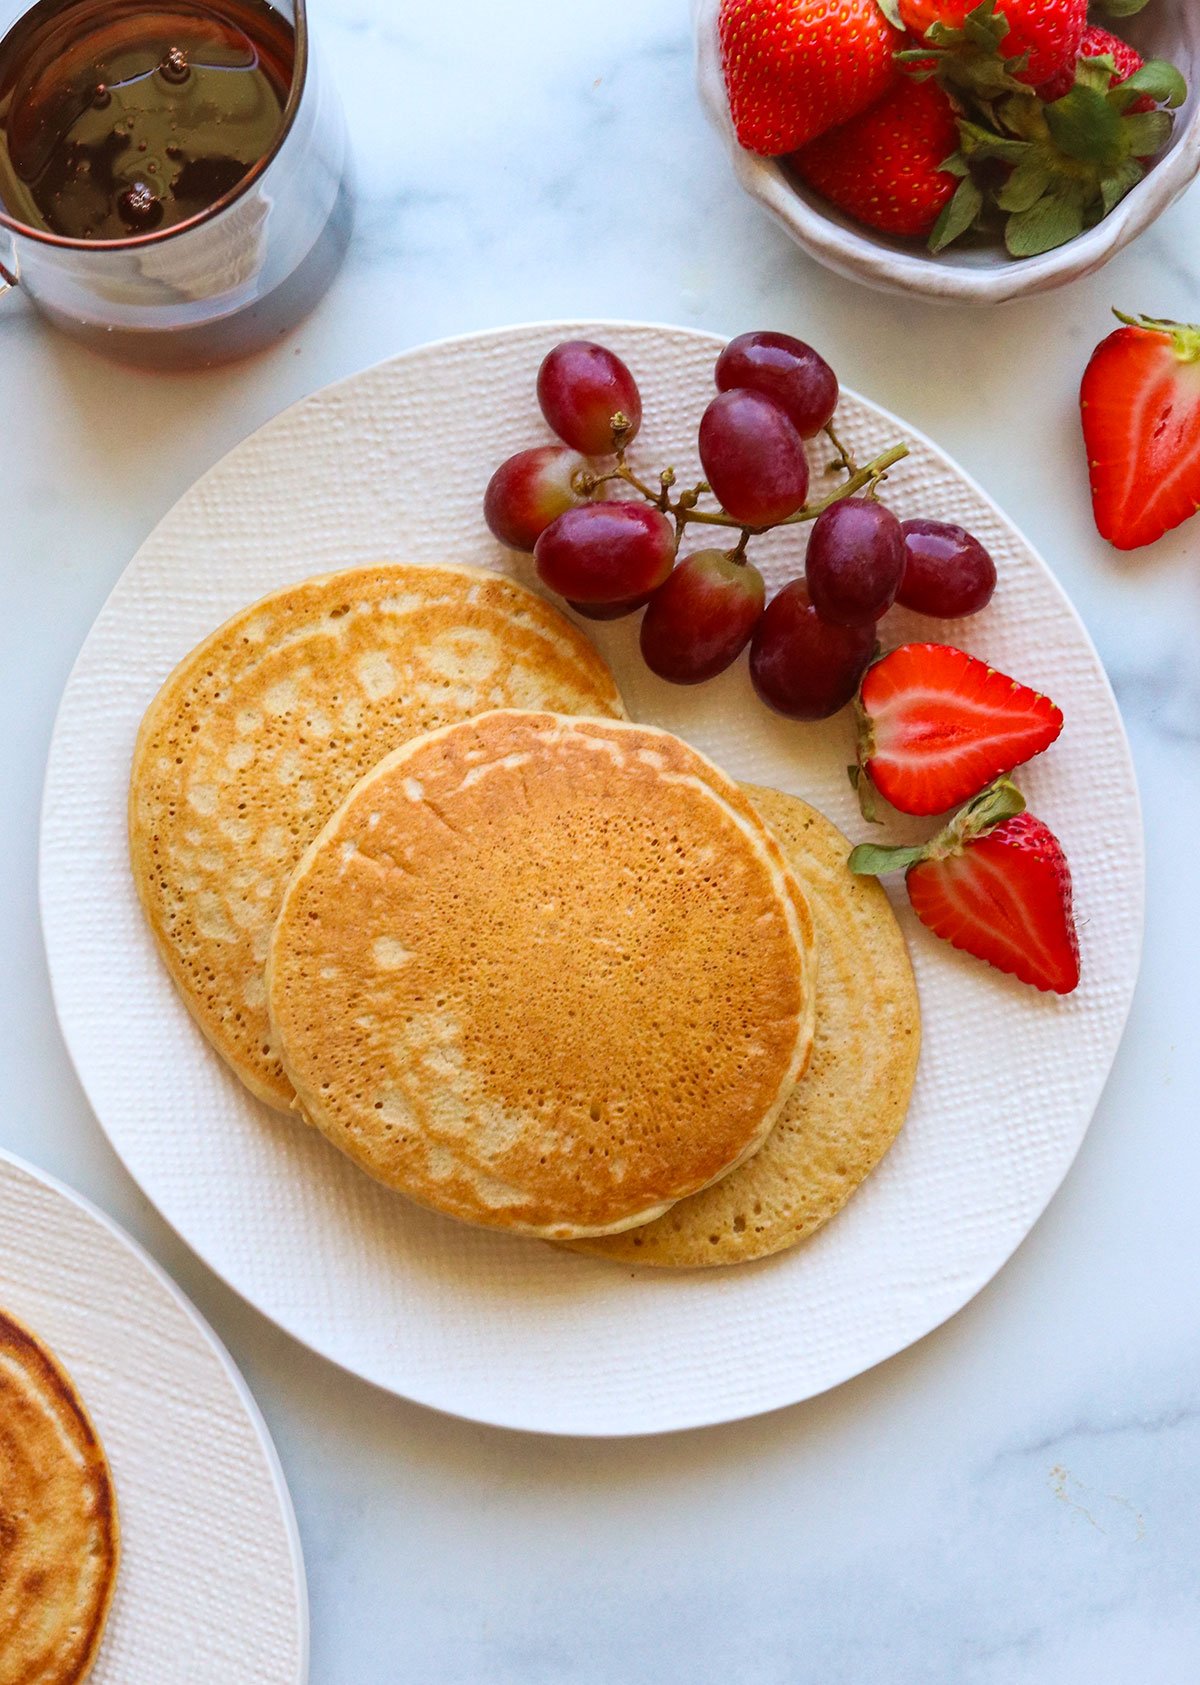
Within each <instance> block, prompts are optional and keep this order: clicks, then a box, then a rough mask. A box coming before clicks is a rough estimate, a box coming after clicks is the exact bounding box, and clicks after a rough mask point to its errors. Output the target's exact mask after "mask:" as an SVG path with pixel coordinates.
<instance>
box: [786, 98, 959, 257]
mask: <svg viewBox="0 0 1200 1685" xmlns="http://www.w3.org/2000/svg"><path fill="white" fill-rule="evenodd" d="M958 145H959V134H958V121H957V118H956V115H955V111H954V107H953V106H952V105H951V103H950V100H949V98H948V97H947V95H946V94H945V93H944V92H943V91H942V89H941V88H940V87H939V86H938V84H937V83H936V82H918V81H914V80H913V79H912V78H910V77H905V78H904V79H903V80H902V81H900V82H898V83H897V84H896V86H895V87H894V88H892V89H891V90H890V91H889V92H888V93H886V94H885V95H884V96H883V98H882V99H881V100H880V101H879V102H878V103H877V104H876V105H873V106H872V107H871V109H870V110H869V111H867V112H864V113H863V115H862V116H860V117H855V118H852V119H851V121H850V122H848V123H843V124H842V125H841V126H840V127H839V128H836V129H831V130H830V131H829V133H828V134H825V135H821V136H820V137H819V139H817V140H814V141H811V142H810V143H809V145H808V146H806V147H805V148H804V149H803V150H802V151H800V152H798V153H797V154H796V155H795V157H794V158H793V159H792V160H791V162H792V165H793V168H794V169H795V170H796V173H797V174H798V175H799V176H800V177H801V179H802V180H803V181H806V182H808V184H809V186H810V187H815V188H816V189H817V191H818V192H819V193H823V194H824V195H825V197H826V198H827V199H829V200H831V201H832V203H833V204H835V205H836V206H837V207H838V209H839V210H841V211H844V212H845V213H846V215H847V216H851V217H853V218H854V220H855V221H856V222H861V223H865V224H866V225H867V226H868V227H869V228H878V229H881V230H883V232H884V233H887V234H900V235H906V236H915V237H918V238H923V237H924V236H926V235H928V234H929V233H931V232H932V230H933V226H934V224H935V223H936V222H937V220H938V218H939V216H940V215H941V213H942V211H943V209H944V208H945V206H946V205H947V204H948V203H949V201H950V200H951V199H952V198H953V197H954V193H955V190H956V188H957V187H958V180H957V178H956V177H955V176H953V175H950V174H949V173H948V172H947V171H945V170H944V169H942V165H943V164H944V163H945V162H946V160H947V159H948V158H950V157H952V156H953V155H954V153H956V152H957V151H958Z"/></svg>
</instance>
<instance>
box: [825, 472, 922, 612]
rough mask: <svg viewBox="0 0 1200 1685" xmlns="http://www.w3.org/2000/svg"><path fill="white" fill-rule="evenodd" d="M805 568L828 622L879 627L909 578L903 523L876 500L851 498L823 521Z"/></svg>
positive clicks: (830, 509) (830, 511) (836, 505)
mask: <svg viewBox="0 0 1200 1685" xmlns="http://www.w3.org/2000/svg"><path fill="white" fill-rule="evenodd" d="M805 569H806V572H807V576H808V590H809V595H810V596H811V598H812V601H813V606H814V607H815V609H816V610H817V613H818V614H819V615H820V616H821V618H822V620H828V621H829V622H831V624H833V625H835V626H874V624H875V622H876V621H877V620H881V619H882V618H883V616H884V615H885V614H886V613H887V611H888V609H890V608H891V606H892V604H893V603H894V602H895V600H896V592H897V591H898V590H899V589H900V581H901V580H902V579H903V577H904V532H903V530H902V528H901V526H900V522H899V521H898V520H897V519H896V517H895V515H893V514H892V512H891V510H890V509H885V508H884V506H883V504H882V503H876V502H875V500H874V499H873V498H870V497H848V498H845V499H844V500H843V501H842V502H841V503H835V504H833V505H832V507H830V508H829V509H826V511H825V513H824V514H823V515H821V516H820V517H819V519H818V521H817V524H816V526H814V528H813V530H812V537H811V538H810V539H809V541H808V556H807V558H806V561H805Z"/></svg>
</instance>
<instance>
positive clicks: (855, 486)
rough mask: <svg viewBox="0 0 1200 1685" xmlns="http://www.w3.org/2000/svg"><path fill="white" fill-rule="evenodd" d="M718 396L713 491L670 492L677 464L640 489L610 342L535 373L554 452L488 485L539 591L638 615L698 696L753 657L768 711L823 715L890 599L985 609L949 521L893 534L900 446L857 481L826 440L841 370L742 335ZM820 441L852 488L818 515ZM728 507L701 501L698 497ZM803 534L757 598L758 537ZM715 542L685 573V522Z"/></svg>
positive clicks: (858, 676)
mask: <svg viewBox="0 0 1200 1685" xmlns="http://www.w3.org/2000/svg"><path fill="white" fill-rule="evenodd" d="M716 384H717V395H716V397H714V399H713V400H712V402H711V403H710V404H709V406H708V408H707V409H706V410H705V412H704V416H703V418H702V419H701V422H700V461H701V463H702V465H703V468H704V473H705V475H706V476H707V479H706V480H705V481H704V482H702V483H701V484H700V485H699V486H697V487H695V488H694V489H692V490H686V491H682V492H678V493H676V475H675V472H674V470H673V469H671V468H668V469H666V470H665V471H664V472H663V473H661V474H660V475H659V476H658V484H657V486H650V485H647V484H645V483H644V481H643V480H642V479H640V478H639V477H638V475H637V474H636V473H635V472H634V471H633V469H632V468H631V467H630V465H629V463H628V461H627V452H628V449H629V446H630V445H631V444H632V443H633V441H634V439H636V437H637V435H638V431H639V429H640V427H641V424H642V399H641V394H640V392H639V391H638V387H637V383H636V381H635V380H634V378H633V375H632V374H631V373H630V371H629V369H628V368H627V367H626V366H625V364H624V363H623V362H622V361H621V359H620V358H619V357H617V356H616V355H615V354H614V353H613V352H611V351H609V350H606V349H605V347H604V346H601V345H593V344H591V343H589V342H587V341H583V340H571V341H568V342H567V343H566V344H563V345H559V346H556V347H555V349H554V350H553V351H551V352H550V354H549V356H548V357H547V358H546V360H545V362H544V363H543V364H542V367H541V370H540V372H539V374H538V399H539V401H540V403H541V407H542V413H543V415H544V416H545V418H546V420H547V422H548V423H549V424H550V427H551V428H552V429H553V431H554V432H555V434H556V435H557V436H558V438H559V439H560V440H562V443H561V444H558V445H544V446H541V447H539V448H537V449H534V450H526V451H521V452H520V453H519V454H518V455H517V456H514V457H512V458H510V459H509V461H507V462H506V463H504V464H503V465H502V466H501V467H500V468H499V469H497V471H496V473H495V474H494V475H493V476H492V480H491V483H490V485H489V486H488V489H487V495H486V498H485V502H484V512H485V515H486V517H487V523H488V525H489V527H490V528H491V530H492V532H493V533H494V534H495V535H496V537H497V538H498V539H500V541H501V542H502V543H504V544H507V545H509V546H510V547H511V548H512V549H515V550H524V551H531V552H532V553H533V556H534V558H535V561H536V564H537V571H538V576H539V578H540V579H541V581H542V583H543V584H544V585H546V586H547V587H548V588H549V589H550V590H551V591H554V592H556V593H557V594H558V595H559V596H562V597H565V598H566V600H567V601H568V603H570V605H571V607H572V608H574V609H576V610H577V611H578V612H579V613H581V614H583V615H586V616H588V617H589V618H591V619H594V620H616V619H619V618H620V617H621V616H623V615H626V614H632V613H634V612H635V610H637V609H640V608H643V607H645V609H646V613H645V616H644V618H643V620H642V628H641V647H642V654H643V656H644V658H645V661H646V664H647V666H648V667H650V668H651V670H652V671H653V672H655V673H657V674H659V675H660V677H662V678H664V679H669V680H670V681H671V682H672V683H674V684H699V683H702V682H703V681H704V680H705V679H711V678H714V677H715V676H716V675H717V674H718V673H721V672H723V671H724V670H725V668H727V667H729V666H730V665H731V664H732V663H733V662H734V661H736V660H737V658H738V656H739V655H740V654H741V652H742V651H743V650H744V649H745V647H746V645H747V644H749V645H750V673H751V677H752V679H753V681H754V686H755V689H756V690H757V691H758V694H759V696H760V697H761V698H762V699H763V701H764V702H765V703H767V704H768V706H770V707H772V708H774V709H776V710H777V711H778V712H779V713H781V714H786V715H787V716H788V717H789V718H791V719H798V720H816V719H825V718H827V717H828V716H829V715H831V714H835V713H837V711H838V710H839V709H840V708H843V707H844V706H845V705H846V703H848V702H849V701H851V700H852V699H853V697H854V696H855V694H856V692H857V690H858V687H859V685H860V683H861V681H862V677H863V674H864V673H865V672H866V670H867V668H868V666H869V665H870V663H871V661H872V659H873V657H874V655H875V651H876V648H877V626H878V622H879V621H880V620H881V619H882V617H883V616H884V615H885V614H886V613H887V611H888V610H889V609H890V608H891V607H892V605H893V603H901V604H903V605H904V606H905V607H907V608H911V609H914V610H916V611H917V612H918V613H920V614H926V615H932V616H935V617H937V618H939V619H951V620H958V619H961V618H963V617H964V616H966V615H972V614H977V613H978V612H979V611H980V610H981V609H982V608H984V607H985V606H986V605H987V603H988V602H989V601H990V600H991V596H992V593H993V591H994V590H995V586H996V569H995V565H994V563H993V562H992V559H991V557H990V556H989V555H988V553H987V551H986V550H985V549H984V547H983V545H982V544H980V543H979V541H978V540H977V539H975V538H973V537H972V536H971V534H970V533H968V532H966V531H964V530H963V528H962V527H958V526H952V525H948V524H947V523H945V522H940V521H906V522H901V521H900V520H898V519H897V517H896V516H895V515H894V514H893V513H892V512H891V510H889V509H888V508H887V507H886V506H885V505H884V504H882V503H881V502H880V501H879V500H878V497H877V495H876V494H877V491H878V488H879V485H880V483H881V482H882V480H883V479H884V477H885V475H886V473H887V471H888V469H889V468H891V467H893V466H894V465H895V463H897V462H898V461H900V460H901V459H902V458H903V457H904V456H906V455H907V454H908V452H907V447H905V446H904V445H897V446H896V447H894V449H892V450H890V451H888V452H886V453H884V455H882V456H881V457H879V458H877V459H876V461H874V462H873V463H870V464H869V465H868V466H866V467H864V468H859V467H857V466H856V465H855V463H854V462H853V460H852V459H851V458H850V456H849V455H848V453H847V452H846V450H845V449H844V447H843V446H842V444H841V442H840V440H839V439H838V438H837V435H836V434H835V433H834V431H833V425H832V423H833V418H834V414H835V412H836V409H837V405H838V398H839V386H838V380H837V376H836V375H835V374H834V372H833V370H832V369H831V368H830V367H829V364H828V363H827V362H826V361H825V360H824V358H823V357H820V356H818V354H817V353H816V352H815V351H814V350H813V349H812V348H811V347H810V346H807V345H805V344H803V343H802V341H800V340H798V339H792V338H790V337H789V336H788V335H786V334H778V333H750V334H743V335H742V336H741V338H740V339H735V340H734V341H733V342H732V343H731V344H730V345H728V346H727V347H726V349H725V350H724V351H723V352H722V353H721V356H720V357H719V359H718V361H717V367H716ZM820 433H825V434H827V435H828V437H829V439H830V441H831V442H832V444H833V446H834V448H835V450H836V451H837V453H838V466H840V467H841V468H842V469H844V471H845V474H846V479H845V482H844V483H843V484H841V485H840V486H839V487H838V489H837V490H836V491H835V492H834V493H833V494H832V495H831V496H829V497H827V498H825V499H823V500H822V501H821V502H818V503H815V504H809V503H808V502H807V499H808V494H809V464H808V457H807V454H806V452H805V441H806V440H810V439H814V438H816V437H817V435H818V434H820ZM710 493H711V494H712V496H713V497H714V498H715V499H716V501H717V503H718V504H719V508H717V509H712V508H706V507H702V504H703V500H704V499H705V497H706V496H707V495H708V494H710ZM801 521H811V522H813V530H812V534H811V536H810V538H809V544H808V554H807V558H806V563H805V577H804V578H803V579H796V580H793V582H792V583H791V584H790V585H787V586H785V587H784V589H783V590H782V591H781V592H780V593H779V594H778V596H776V597H775V598H774V599H773V601H772V602H771V603H769V604H768V602H767V593H766V586H765V584H764V581H763V577H762V574H761V573H759V571H758V569H757V568H756V567H754V566H753V565H752V564H751V562H750V561H749V560H748V558H747V547H748V545H749V543H750V541H751V540H752V539H753V538H755V537H757V536H760V535H761V534H763V533H766V532H770V531H772V530H773V529H774V528H776V527H779V526H784V525H792V524H795V523H798V522H801ZM692 525H702V526H708V527H711V528H714V529H720V528H724V529H726V531H727V533H729V535H730V536H731V537H733V536H734V535H736V539H735V542H733V543H732V544H731V545H730V547H729V548H728V549H720V548H710V549H704V550H697V551H695V552H693V553H690V554H688V555H685V556H684V557H683V559H682V560H679V559H678V558H679V552H680V548H681V545H682V542H683V539H684V536H685V534H686V532H687V529H688V527H689V526H692Z"/></svg>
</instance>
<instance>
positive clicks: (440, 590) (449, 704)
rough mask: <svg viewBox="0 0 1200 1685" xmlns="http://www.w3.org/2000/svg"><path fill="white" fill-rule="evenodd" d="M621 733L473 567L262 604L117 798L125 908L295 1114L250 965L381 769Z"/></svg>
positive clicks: (617, 702) (176, 703)
mask: <svg viewBox="0 0 1200 1685" xmlns="http://www.w3.org/2000/svg"><path fill="white" fill-rule="evenodd" d="M497 707H517V708H547V709H552V710H554V711H555V712H558V713H564V714H590V715H611V716H613V717H617V718H623V717H624V712H625V710H624V708H623V706H622V703H621V698H620V694H619V693H618V691H617V688H616V685H615V683H614V681H613V678H612V675H611V673H609V671H608V669H607V667H606V666H605V665H604V663H603V661H602V660H601V659H600V657H599V655H598V654H597V653H596V651H595V650H594V649H593V648H592V646H591V644H590V643H588V641H587V639H586V638H585V637H583V635H582V634H581V633H580V632H578V631H576V629H575V628H574V627H573V626H572V625H571V624H570V622H569V621H567V620H566V619H564V618H563V616H562V615H560V614H559V613H558V611H557V610H556V609H554V608H552V607H551V606H550V605H549V604H548V603H546V602H543V601H542V599H541V598H540V597H536V596H534V595H533V593H532V592H530V591H526V590H525V589H524V588H523V587H521V586H519V585H515V584H513V583H512V582H511V581H510V580H507V579H504V578H502V577H501V576H500V575H499V574H495V573H490V572H487V571H484V570H480V569H475V568H457V567H411V566H410V567H392V566H379V567H370V568H357V569H354V570H353V571H351V572H347V573H340V574H330V575H327V576H326V577H324V578H320V579H310V580H307V581H305V582H304V583H303V584H300V585H295V586H292V587H290V588H288V589H287V590H284V591H279V592H276V593H275V595H274V596H271V597H267V598H266V599H265V600H264V601H262V602H260V603H257V604H256V605H255V606H254V607H252V608H248V609H246V610H245V611H244V612H243V613H241V614H239V615H236V616H235V617H234V618H233V619H232V620H231V621H229V622H228V624H227V625H225V626H222V627H221V628H220V630H219V631H217V632H214V633H213V635H212V636H211V637H210V638H208V639H207V640H206V641H205V642H204V643H203V644H201V645H200V647H199V648H198V649H197V650H195V651H194V652H193V653H192V654H191V655H189V656H188V657H187V659H186V660H185V661H184V662H183V663H182V664H181V665H180V666H179V667H178V668H177V669H176V670H175V672H174V673H173V674H172V675H171V677H170V678H169V679H168V680H167V683H166V684H165V685H164V687H163V689H162V690H161V691H160V693H159V695H158V698H157V700H156V701H155V702H154V703H153V704H152V706H151V708H150V710H149V712H148V713H147V715H146V718H145V721H144V723H143V725H142V729H141V733H140V736H139V738H138V744H137V751H136V754H135V756H134V765H133V777H132V783H131V787H130V820H129V824H130V846H131V856H132V861H133V871H134V877H135V879H136V881H137V888H138V894H139V896H140V898H141V901H142V905H143V907H144V909H145V912H146V916H147V918H148V919H149V922H150V927H151V929H152V931H153V932H154V936H155V939H156V941H157V943H158V946H159V949H160V950H161V952H162V955H163V957H164V959H165V960H166V962H167V965H168V967H169V968H170V972H171V975H172V977H173V978H174V980H175V982H176V984H177V985H178V987H179V989H180V990H181V992H182V994H183V997H184V999H185V1001H186V1002H187V1004H188V1006H189V1008H190V1009H191V1011H192V1013H193V1015H194V1016H195V1018H196V1020H197V1022H198V1023H199V1025H200V1027H201V1029H202V1030H203V1031H204V1033H205V1035H206V1036H207V1037H208V1038H209V1040H210V1041H211V1042H212V1044H213V1046H214V1047H215V1048H216V1049H217V1051H218V1053H220V1054H221V1055H222V1056H223V1058H225V1059H226V1060H227V1061H228V1062H229V1064H230V1065H232V1067H233V1069H234V1070H235V1071H236V1072H237V1074H238V1076H240V1077H241V1079H242V1081H243V1082H244V1083H245V1084H246V1086H247V1087H248V1088H249V1089H250V1090H251V1091H252V1093H254V1094H256V1095H257V1096H258V1097H259V1098H260V1099H261V1100H265V1101H266V1102H267V1104H268V1105H271V1106H276V1107H278V1108H279V1109H281V1110H287V1109H289V1108H290V1107H291V1106H292V1104H293V1102H294V1099H295V1095H294V1093H293V1091H292V1087H291V1084H290V1083H289V1082H288V1080H287V1078H286V1077H285V1076H284V1074H283V1070H282V1067H281V1065H280V1063H279V1057H278V1051H277V1049H276V1047H275V1045H274V1042H273V1040H272V1037H271V1029H270V1023H269V1021H268V1018H267V1008H266V994H265V991H264V987H263V961H264V960H265V958H266V952H267V943H268V941H269V940H270V935H271V927H272V925H273V924H274V922H275V915H276V913H277V912H278V911H279V903H280V901H281V900H282V898H283V891H284V887H285V885H286V884H287V881H288V878H289V877H290V876H291V873H292V870H293V868H294V867H295V865H296V862H297V861H298V860H299V858H300V856H301V855H302V854H303V853H304V850H305V849H306V848H307V846H308V844H309V843H310V842H311V841H312V839H313V837H315V836H316V834H317V832H318V831H319V830H320V829H321V827H322V825H324V823H325V821H326V820H327V819H328V818H329V815H330V814H331V813H332V812H333V810H334V808H336V807H337V806H338V804H339V803H340V802H341V801H342V800H343V798H344V797H345V796H346V795H347V794H348V793H349V791H350V790H351V789H352V788H353V786H354V785H355V783H356V782H357V781H358V779H359V778H361V777H362V775H363V773H365V772H366V771H367V770H368V769H369V768H370V767H372V766H374V765H375V764H376V762H378V761H380V760H381V759H382V758H383V756H384V755H386V754H387V753H388V752H389V751H390V750H392V749H395V748H396V747H397V746H398V745H399V744H401V743H404V742H407V741H408V740H409V739H410V738H412V737H418V736H420V735H422V734H423V733H425V732H427V731H432V730H435V729H436V728H438V727H439V726H443V725H450V724H452V723H454V722H456V721H458V720H463V719H469V718H470V717H471V715H473V714H478V713H481V712H483V711H484V710H485V709H490V708H497Z"/></svg>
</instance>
